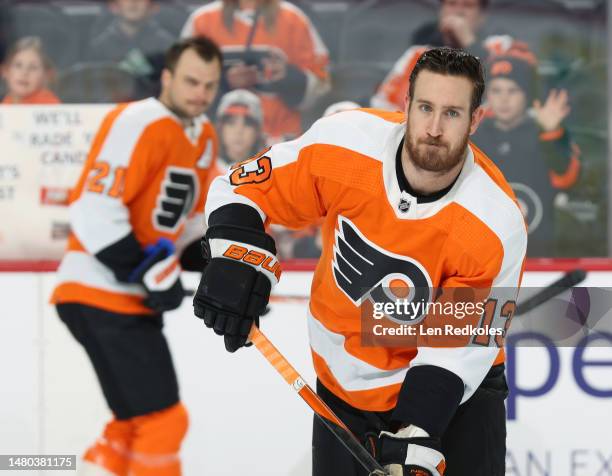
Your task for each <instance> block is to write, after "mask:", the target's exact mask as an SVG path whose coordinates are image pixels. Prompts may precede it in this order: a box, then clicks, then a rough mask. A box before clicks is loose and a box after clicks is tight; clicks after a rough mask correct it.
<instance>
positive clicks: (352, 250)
mask: <svg viewBox="0 0 612 476" xmlns="http://www.w3.org/2000/svg"><path fill="white" fill-rule="evenodd" d="M338 222H339V226H338V229H337V230H336V239H335V245H334V259H333V262H332V268H333V269H332V271H333V275H334V279H335V281H336V285H337V286H338V288H340V289H341V290H342V291H343V292H344V294H346V296H347V297H348V298H349V299H350V300H351V301H352V302H353V304H355V306H361V304H363V303H364V302H365V301H366V300H370V301H372V302H373V303H387V302H395V301H396V300H397V299H402V300H403V299H406V300H408V301H417V302H421V301H422V302H425V303H426V302H428V301H429V300H430V298H431V287H432V284H431V278H430V277H429V274H428V273H427V271H426V269H425V267H424V266H423V265H422V264H421V263H419V262H418V261H416V260H414V259H412V258H409V257H407V256H401V255H397V254H394V253H391V252H390V251H387V250H385V249H383V248H381V247H379V246H378V245H376V244H374V243H373V242H371V241H370V240H368V239H367V238H366V237H365V236H364V235H363V234H362V233H361V232H360V231H359V229H358V228H357V227H356V226H355V224H354V223H352V222H351V221H350V220H349V219H347V218H345V217H342V216H340V217H338ZM388 317H389V318H391V319H392V320H397V322H405V321H406V319H407V316H406V315H401V316H395V315H390V316H388ZM417 317H419V316H412V318H413V319H415V318H417ZM413 322H414V321H413Z"/></svg>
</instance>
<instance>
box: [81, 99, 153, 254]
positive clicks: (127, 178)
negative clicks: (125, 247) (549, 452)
mask: <svg viewBox="0 0 612 476" xmlns="http://www.w3.org/2000/svg"><path fill="white" fill-rule="evenodd" d="M128 107H129V106H128ZM149 121H150V118H142V119H138V120H136V121H134V120H133V116H131V115H129V114H125V113H122V114H119V115H118V116H117V117H116V118H115V120H114V121H113V122H112V124H111V125H110V127H109V128H107V129H105V130H101V131H100V132H99V133H98V137H96V140H95V142H94V148H92V151H91V152H90V157H89V158H88V164H89V168H88V169H86V170H85V171H84V174H85V175H84V176H83V177H82V179H81V190H80V194H79V195H78V196H77V197H76V199H75V200H74V201H73V202H72V203H71V205H70V211H69V214H70V223H71V227H72V231H73V232H74V234H75V235H76V237H77V238H78V240H79V241H80V243H81V244H82V245H83V246H84V247H85V249H86V250H87V251H88V252H89V253H91V254H96V253H98V252H99V251H101V250H103V249H105V248H107V247H108V246H110V245H112V244H114V243H116V242H117V241H119V240H121V239H122V238H124V237H125V236H127V235H129V234H130V233H132V231H133V230H132V225H131V223H130V212H129V208H128V203H129V202H130V200H131V199H132V198H134V197H135V196H136V195H137V194H138V193H139V191H140V190H141V189H142V187H143V186H145V185H146V183H147V181H148V179H149V177H151V174H152V173H155V170H156V167H157V165H156V163H155V157H156V156H157V155H159V154H154V149H155V141H154V138H153V137H147V135H148V134H147V130H146V126H147V125H148V123H149ZM96 146H97V147H96Z"/></svg>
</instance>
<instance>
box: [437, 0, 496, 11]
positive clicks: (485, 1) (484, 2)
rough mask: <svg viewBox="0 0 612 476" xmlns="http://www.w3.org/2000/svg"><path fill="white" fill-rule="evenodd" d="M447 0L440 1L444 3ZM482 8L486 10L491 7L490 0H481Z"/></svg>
mask: <svg viewBox="0 0 612 476" xmlns="http://www.w3.org/2000/svg"><path fill="white" fill-rule="evenodd" d="M445 1H446V0H440V3H444V2H445ZM479 3H480V9H481V10H486V9H487V8H489V0H480V2H479Z"/></svg>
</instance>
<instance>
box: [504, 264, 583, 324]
mask: <svg viewBox="0 0 612 476" xmlns="http://www.w3.org/2000/svg"><path fill="white" fill-rule="evenodd" d="M585 278H586V272H585V271H584V270H582V269H574V270H572V271H568V272H567V273H565V274H564V275H563V276H562V277H561V278H559V279H557V280H556V281H555V282H553V283H551V284H549V285H548V286H546V287H545V288H542V289H540V291H538V292H537V293H536V294H534V295H533V296H531V297H530V298H527V299H526V300H525V301H524V302H522V303H519V305H518V306H517V308H516V312H515V315H516V316H520V315H521V314H525V313H526V312H528V311H530V310H532V309H534V308H536V307H538V306H539V305H540V304H544V303H545V302H546V301H548V300H550V299H552V298H554V297H555V296H557V295H559V294H561V293H562V292H563V291H565V290H567V289H570V288H572V287H573V286H576V284H579V283H581V282H582V281H584V279H585Z"/></svg>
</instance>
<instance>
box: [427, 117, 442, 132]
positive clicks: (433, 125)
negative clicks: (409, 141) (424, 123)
mask: <svg viewBox="0 0 612 476" xmlns="http://www.w3.org/2000/svg"><path fill="white" fill-rule="evenodd" d="M427 134H428V135H430V136H431V137H440V136H441V135H442V118H441V116H440V114H433V115H432V118H431V119H430V121H429V124H428V127H427Z"/></svg>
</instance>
